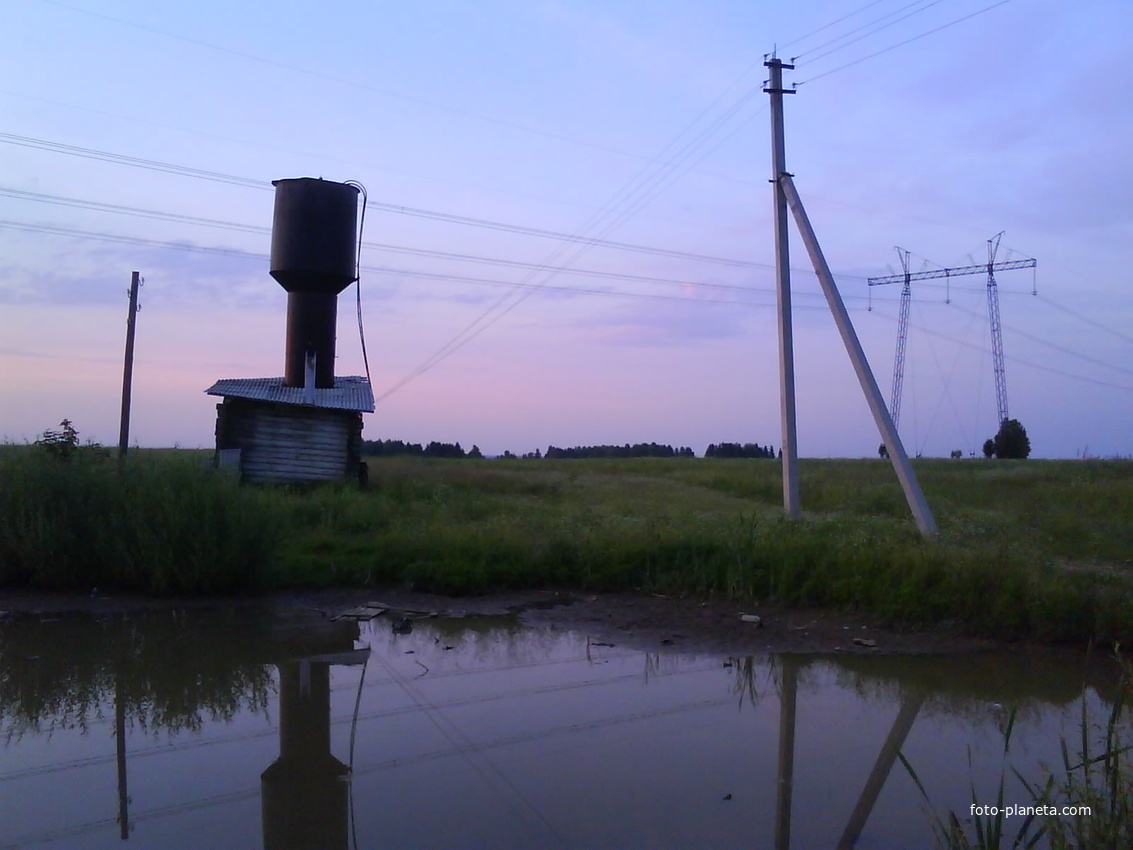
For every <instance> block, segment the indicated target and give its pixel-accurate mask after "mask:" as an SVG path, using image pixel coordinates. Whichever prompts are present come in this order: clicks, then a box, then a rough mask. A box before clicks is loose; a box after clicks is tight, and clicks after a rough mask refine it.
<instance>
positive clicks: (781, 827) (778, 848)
mask: <svg viewBox="0 0 1133 850" xmlns="http://www.w3.org/2000/svg"><path fill="white" fill-rule="evenodd" d="M780 658H781V659H782V663H783V689H782V693H781V694H780V696H779V771H778V782H777V783H776V786H775V850H789V848H790V846H791V784H792V782H793V781H794V775H795V696H796V694H797V692H798V677H799V669H798V665H797V662H796V661H795V659H794V658H792V657H791V656H790V655H781V656H780Z"/></svg>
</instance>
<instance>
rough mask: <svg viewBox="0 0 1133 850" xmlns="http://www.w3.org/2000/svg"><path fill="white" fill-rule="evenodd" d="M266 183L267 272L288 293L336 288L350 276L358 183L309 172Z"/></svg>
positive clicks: (351, 274)
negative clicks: (270, 201)
mask: <svg viewBox="0 0 1133 850" xmlns="http://www.w3.org/2000/svg"><path fill="white" fill-rule="evenodd" d="M272 185H273V186H275V217H274V219H273V221H272V227H271V276H272V277H274V278H275V279H276V280H277V281H279V283H280V285H281V286H282V287H283V288H284V289H286V290H287V291H288V292H296V291H300V290H306V291H320V292H334V293H336V294H337V293H339V292H341V291H342V290H344V289H345V288H346V287H347V286H349V285H350V283H351V282H352V281H353V280H354V260H355V251H356V250H357V247H358V244H357V232H358V187H357V186H351V185H348V184H346V183H335V182H332V181H330V180H321V179H316V178H313V177H298V178H294V179H289V180H273V181H272Z"/></svg>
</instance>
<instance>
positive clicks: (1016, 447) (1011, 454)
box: [984, 419, 1031, 460]
mask: <svg viewBox="0 0 1133 850" xmlns="http://www.w3.org/2000/svg"><path fill="white" fill-rule="evenodd" d="M994 448H995V456H996V457H997V458H999V459H1000V460H1025V459H1026V458H1027V457H1029V456H1030V454H1031V441H1030V439H1028V437H1027V429H1026V428H1024V427H1023V426H1022V425H1021V424H1020V423H1019V420H1018V419H1004V420H1003V422H1001V423H1000V425H999V433H998V434H996V435H995V441H994ZM984 453H985V454H986V453H987V446H986V445H985V446H984Z"/></svg>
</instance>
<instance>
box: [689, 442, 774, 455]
mask: <svg viewBox="0 0 1133 850" xmlns="http://www.w3.org/2000/svg"><path fill="white" fill-rule="evenodd" d="M704 456H705V457H770V458H773V457H775V449H774V447H773V446H761V445H759V443H744V444H743V445H740V444H739V443H720V444H719V445H717V444H716V443H712V444H711V445H709V446H708V448H707V449H705V451H704Z"/></svg>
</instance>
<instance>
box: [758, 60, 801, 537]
mask: <svg viewBox="0 0 1133 850" xmlns="http://www.w3.org/2000/svg"><path fill="white" fill-rule="evenodd" d="M763 64H764V65H766V66H767V67H768V68H770V69H771V79H770V80H769V81H768V85H767V88H765V89H764V91H765V92H767V93H768V94H769V95H771V184H772V186H773V187H774V191H775V281H776V284H775V293H776V301H777V302H778V306H779V412H780V416H781V419H782V426H783V427H782V431H783V448H782V452H783V511H784V513H786V515H787V516H788V517H797V516H798V515H799V472H798V465H799V448H798V444H797V442H796V439H795V353H794V338H793V334H792V330H791V261H790V254H789V250H788V242H787V239H788V236H789V232H788V230H787V201H786V198H785V197H784V195H783V188H782V186H780V185H779V176H780V175H781V174H785V173H786V172H787V154H786V146H785V142H784V136H783V95H784V94H794V92H793V91H791V90H787V91H786V92H784V91H783V69H784V68H794V67H795V66H794V65H784V64H783V63H782V62H781V61H780V60H778V59H776V58H774V57H772V58H771V59H768V60H767V61H766V62H764V63H763Z"/></svg>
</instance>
